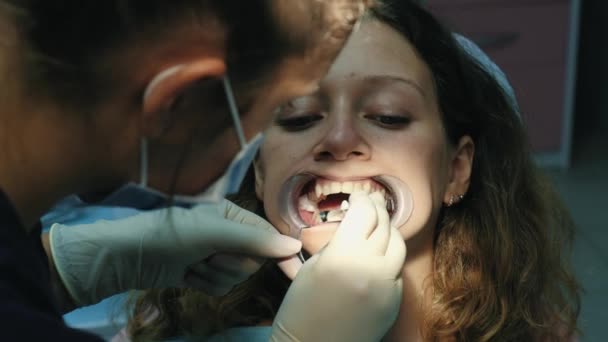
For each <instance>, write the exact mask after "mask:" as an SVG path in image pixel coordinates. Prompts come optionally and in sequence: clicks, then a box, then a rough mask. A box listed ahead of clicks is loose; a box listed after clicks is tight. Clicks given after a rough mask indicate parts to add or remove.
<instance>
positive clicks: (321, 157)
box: [315, 151, 333, 161]
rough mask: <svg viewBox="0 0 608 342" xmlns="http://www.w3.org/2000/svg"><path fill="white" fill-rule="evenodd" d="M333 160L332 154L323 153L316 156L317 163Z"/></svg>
mask: <svg viewBox="0 0 608 342" xmlns="http://www.w3.org/2000/svg"><path fill="white" fill-rule="evenodd" d="M332 158H333V155H332V154H331V152H328V151H323V152H320V153H318V154H317V155H316V157H315V160H317V161H319V160H328V159H332Z"/></svg>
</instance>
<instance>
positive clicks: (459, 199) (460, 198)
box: [458, 194, 464, 202]
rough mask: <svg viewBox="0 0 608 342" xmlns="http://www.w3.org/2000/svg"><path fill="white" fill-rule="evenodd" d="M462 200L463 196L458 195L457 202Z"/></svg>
mask: <svg viewBox="0 0 608 342" xmlns="http://www.w3.org/2000/svg"><path fill="white" fill-rule="evenodd" d="M463 199H464V194H460V195H458V202H460V201H462V200H463Z"/></svg>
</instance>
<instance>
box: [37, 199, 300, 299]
mask: <svg viewBox="0 0 608 342" xmlns="http://www.w3.org/2000/svg"><path fill="white" fill-rule="evenodd" d="M49 240H50V245H51V251H52V255H53V259H54V263H55V266H56V268H57V272H58V273H59V275H60V277H61V279H62V281H63V283H64V285H65V287H66V288H67V290H68V292H69V293H70V295H71V296H72V298H73V299H74V301H75V302H76V304H78V305H80V306H83V305H90V304H94V303H97V302H99V301H101V300H102V299H104V298H106V297H109V296H111V295H114V294H117V293H120V292H123V291H126V290H132V289H148V288H164V287H181V286H187V287H196V288H200V289H202V290H204V291H207V292H208V293H210V294H215V295H217V294H225V293H227V292H228V291H229V290H230V289H231V288H232V287H233V286H234V285H236V284H238V283H240V282H242V281H243V280H245V279H247V278H248V277H249V275H251V274H252V273H253V272H255V271H257V270H258V268H259V267H260V265H261V262H262V261H261V260H262V258H284V257H286V256H291V255H293V254H295V253H297V252H298V251H299V250H300V248H301V243H300V241H298V240H295V239H292V238H289V237H286V236H283V235H280V234H279V233H278V232H277V231H276V230H275V228H274V227H273V226H271V225H270V224H269V223H268V222H266V221H265V220H263V219H262V218H260V217H259V216H257V215H255V214H253V213H251V212H249V211H246V210H244V209H242V208H240V207H238V206H237V205H235V204H234V203H232V202H230V201H227V200H224V201H223V202H221V203H220V204H219V205H199V206H197V207H195V208H192V209H182V208H176V207H173V208H167V209H161V210H155V211H149V212H144V213H141V214H139V215H136V216H132V217H129V218H126V219H121V220H116V221H99V222H96V223H93V224H86V225H79V226H63V225H59V224H55V225H53V226H52V227H51V230H50V236H49ZM216 253H217V254H216ZM226 253H229V254H226Z"/></svg>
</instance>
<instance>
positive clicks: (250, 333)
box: [205, 327, 272, 342]
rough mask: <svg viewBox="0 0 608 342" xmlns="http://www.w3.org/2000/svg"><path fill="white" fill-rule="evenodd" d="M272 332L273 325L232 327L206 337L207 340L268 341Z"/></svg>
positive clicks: (214, 341) (210, 341) (232, 341)
mask: <svg viewBox="0 0 608 342" xmlns="http://www.w3.org/2000/svg"><path fill="white" fill-rule="evenodd" d="M271 332H272V328H271V327H241V328H232V329H228V330H226V331H224V332H222V333H220V334H216V335H213V336H211V337H209V338H207V339H205V342H234V341H247V342H266V341H268V340H269V339H270V335H271Z"/></svg>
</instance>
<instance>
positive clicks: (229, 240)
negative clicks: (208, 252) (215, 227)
mask: <svg viewBox="0 0 608 342" xmlns="http://www.w3.org/2000/svg"><path fill="white" fill-rule="evenodd" d="M202 235H203V236H202V238H204V240H203V239H201V241H200V244H201V245H202V246H209V245H212V246H213V248H214V250H216V251H218V252H233V253H239V254H247V255H253V256H258V257H266V258H284V257H288V256H291V255H294V254H296V253H298V252H299V251H300V249H301V248H302V243H301V242H300V240H297V239H294V238H292V237H289V236H286V235H282V234H280V233H279V232H278V231H277V230H276V229H275V228H272V230H268V229H266V228H260V227H259V226H249V225H244V224H240V223H235V222H230V221H228V222H226V223H225V224H224V225H223V227H222V229H221V231H220V232H216V233H214V234H211V235H212V236H204V234H202Z"/></svg>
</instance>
